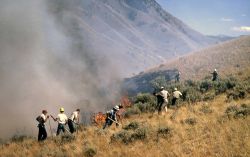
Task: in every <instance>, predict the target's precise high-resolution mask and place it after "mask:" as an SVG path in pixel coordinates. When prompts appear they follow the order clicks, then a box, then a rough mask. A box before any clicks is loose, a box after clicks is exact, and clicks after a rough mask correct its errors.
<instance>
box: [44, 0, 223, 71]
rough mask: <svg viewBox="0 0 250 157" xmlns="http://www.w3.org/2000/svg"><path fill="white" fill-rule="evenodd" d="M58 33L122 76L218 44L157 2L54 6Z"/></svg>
mask: <svg viewBox="0 0 250 157" xmlns="http://www.w3.org/2000/svg"><path fill="white" fill-rule="evenodd" d="M50 3H51V4H52V5H51V4H50V5H49V6H50V10H51V12H52V13H53V15H54V16H55V17H56V19H60V20H58V21H57V22H59V23H58V24H59V26H58V27H59V28H60V27H65V28H63V29H66V31H65V32H66V34H68V32H73V31H74V30H77V33H74V34H75V35H76V37H77V40H78V41H77V42H79V39H81V40H83V42H84V43H86V45H88V46H87V47H86V48H89V49H91V51H93V52H95V53H97V56H101V57H102V58H110V61H111V62H112V63H113V64H114V65H118V66H119V67H121V68H122V69H123V70H122V71H121V73H122V74H124V75H126V76H127V75H129V74H131V73H132V72H139V71H142V70H144V69H145V68H148V67H150V66H154V65H157V64H159V63H161V62H163V61H165V60H166V59H171V58H174V57H177V56H181V55H184V54H186V53H188V52H190V51H193V50H197V49H200V48H202V47H206V46H208V45H211V44H215V43H217V42H219V40H218V39H214V38H210V37H207V36H205V35H203V34H201V33H199V32H197V31H195V30H193V29H192V28H190V27H189V26H187V25H186V24H184V23H183V22H182V21H180V20H179V19H177V18H176V17H174V16H172V15H171V14H170V13H168V12H167V11H165V10H164V9H163V8H162V7H161V6H160V5H159V4H158V3H157V2H156V1H155V0H84V1H81V2H80V1H79V2H78V1H77V2H76V1H70V2H69V1H66V0H62V1H55V0H54V1H50ZM79 33H80V34H81V33H82V37H81V35H80V34H79Z"/></svg>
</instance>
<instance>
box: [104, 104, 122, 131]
mask: <svg viewBox="0 0 250 157" xmlns="http://www.w3.org/2000/svg"><path fill="white" fill-rule="evenodd" d="M117 111H119V106H118V105H116V106H115V107H114V108H113V109H112V110H110V111H108V112H107V113H106V115H107V117H106V120H105V124H104V126H103V129H105V128H106V127H107V126H108V127H110V126H111V125H112V123H113V122H115V123H116V126H119V123H118V121H117V118H116V113H117Z"/></svg>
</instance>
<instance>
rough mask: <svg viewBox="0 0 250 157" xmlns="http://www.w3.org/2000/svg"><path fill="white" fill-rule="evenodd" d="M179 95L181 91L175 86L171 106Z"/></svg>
mask: <svg viewBox="0 0 250 157" xmlns="http://www.w3.org/2000/svg"><path fill="white" fill-rule="evenodd" d="M181 96H182V93H181V92H180V91H178V90H177V88H174V92H173V99H172V106H175V104H176V101H177V99H179V98H180V97H181Z"/></svg>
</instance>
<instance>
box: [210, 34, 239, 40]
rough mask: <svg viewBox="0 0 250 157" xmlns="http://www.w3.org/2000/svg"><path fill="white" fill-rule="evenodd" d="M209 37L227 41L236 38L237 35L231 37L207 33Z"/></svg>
mask: <svg viewBox="0 0 250 157" xmlns="http://www.w3.org/2000/svg"><path fill="white" fill-rule="evenodd" d="M207 37H209V38H212V39H215V40H218V41H221V42H223V41H227V40H232V39H235V38H236V37H231V36H227V35H207Z"/></svg>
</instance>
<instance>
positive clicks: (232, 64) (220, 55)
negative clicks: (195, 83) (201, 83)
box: [147, 36, 250, 80]
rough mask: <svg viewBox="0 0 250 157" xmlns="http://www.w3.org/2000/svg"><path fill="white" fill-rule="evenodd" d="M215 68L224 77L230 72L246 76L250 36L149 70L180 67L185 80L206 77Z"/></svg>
mask: <svg viewBox="0 0 250 157" xmlns="http://www.w3.org/2000/svg"><path fill="white" fill-rule="evenodd" d="M215 68H216V69H218V72H219V74H220V75H221V76H222V77H224V76H226V75H230V74H233V75H234V74H236V75H241V76H242V77H246V76H247V74H248V72H249V71H250V36H242V37H240V38H237V39H235V40H232V41H227V42H224V43H220V44H218V45H216V46H213V47H209V48H207V49H203V50H200V51H198V52H194V53H193V54H190V55H186V56H182V57H179V58H177V59H174V60H171V61H169V62H167V63H166V64H161V65H160V66H159V67H156V68H152V69H151V70H149V71H147V72H152V71H160V70H166V69H179V70H180V71H181V73H182V76H181V77H182V79H183V80H185V79H201V78H204V77H205V76H208V75H210V74H209V73H210V72H212V71H213V70H214V69H215Z"/></svg>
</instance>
